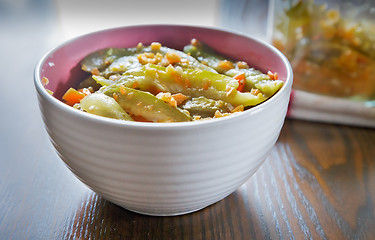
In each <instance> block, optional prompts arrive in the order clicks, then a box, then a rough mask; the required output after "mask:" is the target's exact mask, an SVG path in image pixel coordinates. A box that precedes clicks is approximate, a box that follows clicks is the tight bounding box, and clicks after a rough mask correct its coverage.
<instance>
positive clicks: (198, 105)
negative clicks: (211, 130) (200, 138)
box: [181, 97, 230, 118]
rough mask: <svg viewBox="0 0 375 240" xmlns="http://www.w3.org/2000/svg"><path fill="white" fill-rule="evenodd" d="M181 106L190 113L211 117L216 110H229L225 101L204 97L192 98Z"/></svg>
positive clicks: (224, 111)
mask: <svg viewBox="0 0 375 240" xmlns="http://www.w3.org/2000/svg"><path fill="white" fill-rule="evenodd" d="M181 108H182V109H185V110H187V111H189V112H190V114H191V115H198V116H201V117H204V118H205V117H213V116H214V114H215V112H216V111H217V110H219V111H220V112H222V113H226V112H230V109H229V107H228V104H227V103H226V102H224V101H222V100H213V99H209V98H205V97H197V98H192V99H191V100H188V101H186V102H185V103H184V104H183V105H182V106H181Z"/></svg>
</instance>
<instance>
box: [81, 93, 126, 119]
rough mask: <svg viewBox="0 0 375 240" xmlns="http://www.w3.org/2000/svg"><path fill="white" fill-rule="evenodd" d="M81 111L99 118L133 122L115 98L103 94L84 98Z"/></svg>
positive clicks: (94, 94)
mask: <svg viewBox="0 0 375 240" xmlns="http://www.w3.org/2000/svg"><path fill="white" fill-rule="evenodd" d="M81 109H82V110H84V111H86V112H88V113H92V114H95V115H98V116H103V117H109V118H114V119H120V120H126V121H133V119H132V118H131V117H130V116H129V115H128V114H127V113H126V112H125V111H124V110H123V109H122V108H121V106H120V105H119V104H118V103H117V102H116V101H115V100H114V99H113V98H111V97H108V96H107V95H104V94H102V93H93V94H90V95H87V96H86V97H84V98H83V99H82V100H81Z"/></svg>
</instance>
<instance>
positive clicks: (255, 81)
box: [62, 39, 283, 122]
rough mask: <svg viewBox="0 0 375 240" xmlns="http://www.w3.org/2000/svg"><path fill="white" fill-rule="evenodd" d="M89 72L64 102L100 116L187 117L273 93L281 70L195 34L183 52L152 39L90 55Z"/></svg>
mask: <svg viewBox="0 0 375 240" xmlns="http://www.w3.org/2000/svg"><path fill="white" fill-rule="evenodd" d="M81 67H82V70H83V71H85V72H88V73H89V76H88V77H87V78H86V79H84V80H83V81H82V82H80V83H79V85H78V87H75V88H73V87H71V88H69V89H68V90H67V91H66V93H65V94H64V96H63V97H62V99H63V101H64V102H65V103H67V104H68V105H70V106H72V107H74V108H76V109H79V110H82V111H85V112H88V113H92V114H96V115H99V116H104V117H109V118H115V119H121V120H125V121H141V122H186V121H197V120H204V119H212V118H219V117H224V116H228V115H231V114H235V113H238V112H241V111H244V110H246V109H248V108H251V107H253V106H255V105H257V104H260V103H262V102H264V101H265V100H267V99H268V98H270V97H271V96H272V95H274V94H275V93H276V92H277V91H278V90H279V89H280V88H281V87H282V85H283V81H281V80H278V79H277V73H272V72H271V71H269V72H268V73H262V72H260V71H258V70H256V69H254V68H251V67H249V66H248V64H247V63H245V62H243V61H232V60H229V59H225V58H224V57H223V56H220V55H218V54H217V53H215V52H214V51H213V50H212V49H211V48H210V47H208V46H207V45H205V44H204V43H202V42H199V41H197V40H196V39H193V40H192V41H191V44H190V45H187V46H185V48H184V51H179V50H176V49H171V48H168V47H165V46H162V45H161V44H160V43H158V42H153V43H151V44H150V45H149V46H144V45H143V44H142V43H139V44H138V45H137V46H136V47H133V48H108V49H103V50H100V51H97V52H94V53H91V54H90V55H88V56H86V57H85V58H84V59H83V60H82V61H81Z"/></svg>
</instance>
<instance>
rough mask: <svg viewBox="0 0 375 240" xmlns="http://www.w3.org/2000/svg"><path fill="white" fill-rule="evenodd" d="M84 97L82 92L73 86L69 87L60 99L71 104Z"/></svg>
mask: <svg viewBox="0 0 375 240" xmlns="http://www.w3.org/2000/svg"><path fill="white" fill-rule="evenodd" d="M84 97H85V94H84V93H82V92H79V91H77V90H75V89H74V88H69V89H68V91H66V93H65V94H64V96H63V97H62V99H64V100H65V102H66V104H68V105H70V106H73V105H74V104H76V103H79V102H80V101H81V100H82V98H84Z"/></svg>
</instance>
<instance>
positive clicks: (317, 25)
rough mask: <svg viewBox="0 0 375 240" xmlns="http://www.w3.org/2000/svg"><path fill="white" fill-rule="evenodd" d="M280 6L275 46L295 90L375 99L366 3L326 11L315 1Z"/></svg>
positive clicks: (374, 54)
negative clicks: (291, 74) (284, 59)
mask: <svg viewBox="0 0 375 240" xmlns="http://www.w3.org/2000/svg"><path fill="white" fill-rule="evenodd" d="M346 2H349V1H346ZM278 3H279V5H277V6H276V8H275V9H278V10H277V12H275V14H276V16H275V26H274V33H273V44H274V45H275V46H276V47H277V48H278V49H279V50H281V51H282V52H283V53H284V54H285V55H286V56H287V57H288V59H289V60H290V62H291V65H292V67H293V71H294V82H293V87H294V88H296V89H301V90H305V91H309V92H315V93H321V94H326V95H331V96H336V97H345V98H353V99H356V100H362V101H366V100H375V24H374V22H373V19H374V17H375V15H374V11H373V10H374V9H373V8H372V10H371V8H369V7H366V5H364V4H358V5H355V4H353V5H350V6H346V5H345V6H346V7H344V5H343V6H342V8H339V7H336V6H331V7H328V6H327V5H326V4H318V3H316V2H315V1H313V0H298V1H278ZM282 4H284V5H282ZM347 4H348V3H347ZM280 8H281V9H283V11H282V10H280Z"/></svg>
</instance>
